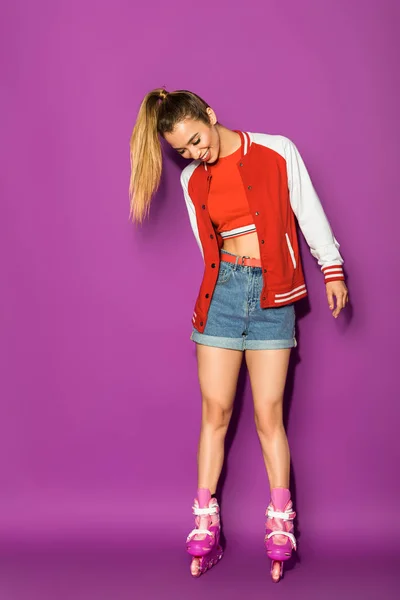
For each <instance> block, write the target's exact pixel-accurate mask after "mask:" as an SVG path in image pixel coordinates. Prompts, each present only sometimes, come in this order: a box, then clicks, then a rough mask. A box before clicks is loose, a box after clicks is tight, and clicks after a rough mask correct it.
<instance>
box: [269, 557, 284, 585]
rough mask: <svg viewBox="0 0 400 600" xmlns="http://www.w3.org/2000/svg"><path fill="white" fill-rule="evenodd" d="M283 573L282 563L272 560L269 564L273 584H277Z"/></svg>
mask: <svg viewBox="0 0 400 600" xmlns="http://www.w3.org/2000/svg"><path fill="white" fill-rule="evenodd" d="M282 573H283V562H282V561H280V560H273V561H272V563H271V577H272V581H273V582H274V583H278V581H279V580H280V579H281V577H282Z"/></svg>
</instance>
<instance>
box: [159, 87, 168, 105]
mask: <svg viewBox="0 0 400 600" xmlns="http://www.w3.org/2000/svg"><path fill="white" fill-rule="evenodd" d="M167 96H168V92H167V91H166V90H160V93H159V98H160V100H161V102H163V101H164V100H165V98H166V97H167Z"/></svg>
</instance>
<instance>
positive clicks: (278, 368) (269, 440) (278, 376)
mask: <svg viewBox="0 0 400 600" xmlns="http://www.w3.org/2000/svg"><path fill="white" fill-rule="evenodd" d="M289 358H290V349H282V350H247V351H246V363H247V367H248V370H249V375H250V382H251V389H252V393H253V401H254V416H255V421H256V427H257V433H258V437H259V439H260V443H261V448H262V453H263V457H264V462H265V467H266V469H267V473H268V479H269V484H270V488H277V487H283V488H288V487H289V476H290V452H289V445H288V441H287V437H286V432H285V429H284V426H283V410H282V408H283V393H284V389H285V383H286V376H287V370H288V366H289ZM277 538H278V540H281V541H282V542H285V538H283V536H277ZM280 573H281V563H280V562H279V561H272V568H271V574H272V579H273V580H274V581H279V578H280Z"/></svg>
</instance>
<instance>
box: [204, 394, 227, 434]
mask: <svg viewBox="0 0 400 600" xmlns="http://www.w3.org/2000/svg"><path fill="white" fill-rule="evenodd" d="M231 415H232V408H226V407H224V406H223V404H221V402H219V401H218V400H215V399H210V398H203V414H202V423H203V425H204V426H207V427H212V428H213V429H214V430H226V429H228V425H229V421H230V418H231Z"/></svg>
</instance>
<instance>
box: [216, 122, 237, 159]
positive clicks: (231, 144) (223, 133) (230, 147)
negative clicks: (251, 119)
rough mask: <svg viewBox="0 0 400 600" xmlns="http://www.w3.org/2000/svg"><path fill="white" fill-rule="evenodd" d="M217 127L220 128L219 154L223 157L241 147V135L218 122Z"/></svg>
mask: <svg viewBox="0 0 400 600" xmlns="http://www.w3.org/2000/svg"><path fill="white" fill-rule="evenodd" d="M216 128H217V130H218V135H219V143H220V147H219V156H220V157H221V158H223V157H224V156H229V154H233V152H236V150H237V149H238V148H240V143H241V142H240V135H239V134H238V133H236V132H235V131H232V130H231V129H227V128H226V127H224V126H223V125H219V124H218V123H217V125H216Z"/></svg>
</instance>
